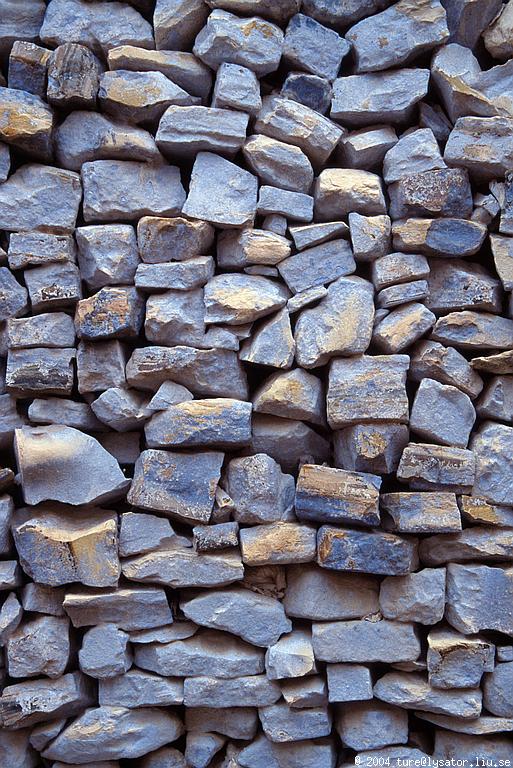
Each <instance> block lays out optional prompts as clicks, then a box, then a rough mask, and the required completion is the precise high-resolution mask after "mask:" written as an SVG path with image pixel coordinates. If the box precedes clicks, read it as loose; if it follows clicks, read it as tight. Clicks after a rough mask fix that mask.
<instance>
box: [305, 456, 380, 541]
mask: <svg viewBox="0 0 513 768" xmlns="http://www.w3.org/2000/svg"><path fill="white" fill-rule="evenodd" d="M376 481H377V483H376ZM379 483H380V480H379V478H374V477H372V476H371V477H368V476H366V475H362V474H358V473H355V472H346V471H345V470H343V469H331V468H329V467H321V466H315V465H313V464H303V466H302V467H301V469H300V472H299V476H298V480H297V486H296V497H295V502H294V506H295V509H296V514H297V516H298V517H299V519H300V520H314V521H317V522H325V523H348V524H356V525H370V526H374V525H379V522H380V519H379V509H378V499H379V490H378V487H379ZM377 486H378V487H377Z"/></svg>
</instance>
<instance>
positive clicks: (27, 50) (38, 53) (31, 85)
mask: <svg viewBox="0 0 513 768" xmlns="http://www.w3.org/2000/svg"><path fill="white" fill-rule="evenodd" d="M50 55H51V51H49V50H47V49H46V48H41V46H39V45H35V44H34V43H30V42H28V41H26V40H15V41H14V44H13V47H12V49H11V52H10V54H9V71H8V77H7V79H8V81H9V87H10V88H16V90H19V91H27V92H28V93H33V94H34V96H39V97H40V98H42V99H44V98H45V97H46V85H47V67H48V59H49V58H50Z"/></svg>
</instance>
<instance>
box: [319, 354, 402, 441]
mask: <svg viewBox="0 0 513 768" xmlns="http://www.w3.org/2000/svg"><path fill="white" fill-rule="evenodd" d="M409 362H410V360H409V357H408V356H407V355H375V356H367V355H362V356H361V357H354V358H349V359H347V360H344V359H336V360H334V361H333V362H332V363H331V366H330V372H329V383H328V396H327V410H328V423H329V424H330V426H331V428H332V429H341V428H343V427H346V426H350V425H352V424H361V423H369V422H377V423H386V422H389V421H392V422H399V423H407V422H408V414H409V407H408V399H407V397H406V388H405V384H406V372H407V370H408V366H409Z"/></svg>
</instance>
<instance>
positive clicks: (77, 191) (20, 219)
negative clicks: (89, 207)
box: [0, 163, 82, 234]
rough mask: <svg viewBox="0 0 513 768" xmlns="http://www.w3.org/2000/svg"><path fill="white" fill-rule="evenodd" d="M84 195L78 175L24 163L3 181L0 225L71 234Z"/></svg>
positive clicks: (1, 185) (8, 227)
mask: <svg viewBox="0 0 513 768" xmlns="http://www.w3.org/2000/svg"><path fill="white" fill-rule="evenodd" d="M81 197H82V188H81V184H80V176H79V175H78V174H76V173H73V172H72V171H65V170H62V169H60V168H53V167H51V166H47V165H39V164H36V163H31V164H29V165H23V166H21V167H20V168H18V170H17V171H15V172H14V173H13V174H12V175H11V176H10V177H9V178H8V179H7V181H5V182H4V183H3V184H0V227H1V228H2V229H6V230H8V231H12V230H16V231H22V232H26V231H28V230H32V229H40V230H43V231H45V232H51V233H55V234H67V233H70V232H71V231H72V230H73V228H74V227H75V221H76V218H77V213H78V208H79V205H80V201H81Z"/></svg>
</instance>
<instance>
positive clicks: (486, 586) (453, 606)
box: [446, 563, 513, 714]
mask: <svg viewBox="0 0 513 768" xmlns="http://www.w3.org/2000/svg"><path fill="white" fill-rule="evenodd" d="M511 595H513V568H509V567H508V568H506V567H499V566H497V567H491V566H487V565H466V564H464V565H459V564H457V563H449V565H448V566H447V598H446V600H447V604H446V619H447V621H448V622H449V624H451V626H453V627H454V628H455V629H457V630H458V631H459V632H463V634H465V635H470V634H472V633H474V632H480V631H481V630H496V631H498V632H504V633H505V634H511V632H512V631H513V629H512V628H513V616H512V615H511V611H505V610H504V606H505V605H509V604H510V600H511ZM456 714H459V713H456Z"/></svg>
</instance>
